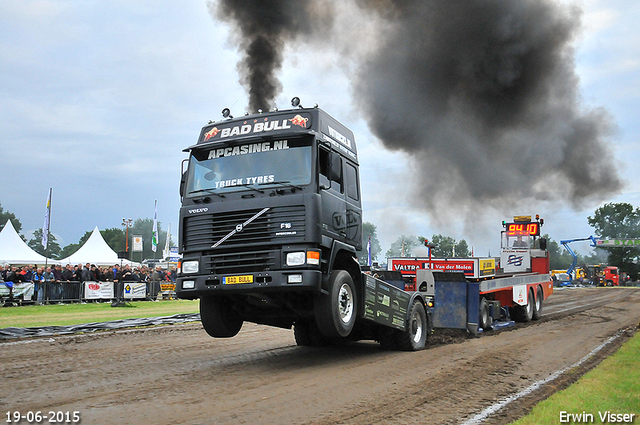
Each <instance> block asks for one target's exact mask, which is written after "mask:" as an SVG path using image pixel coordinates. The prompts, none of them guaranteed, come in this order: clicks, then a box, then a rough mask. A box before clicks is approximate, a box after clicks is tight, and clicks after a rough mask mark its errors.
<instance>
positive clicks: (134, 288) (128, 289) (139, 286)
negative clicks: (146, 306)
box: [123, 282, 147, 299]
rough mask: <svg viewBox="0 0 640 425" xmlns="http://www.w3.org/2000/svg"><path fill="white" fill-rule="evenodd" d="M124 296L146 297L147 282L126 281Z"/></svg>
mask: <svg viewBox="0 0 640 425" xmlns="http://www.w3.org/2000/svg"><path fill="white" fill-rule="evenodd" d="M123 295H124V298H129V299H132V298H146V296H147V284H146V283H144V282H125V283H124V294H123Z"/></svg>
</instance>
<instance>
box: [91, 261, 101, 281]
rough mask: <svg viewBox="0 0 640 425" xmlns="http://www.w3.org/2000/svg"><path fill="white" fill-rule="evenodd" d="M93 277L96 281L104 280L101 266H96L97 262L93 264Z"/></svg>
mask: <svg viewBox="0 0 640 425" xmlns="http://www.w3.org/2000/svg"><path fill="white" fill-rule="evenodd" d="M91 277H92V279H93V280H94V281H96V282H100V281H103V280H104V277H103V276H102V272H101V271H100V268H99V267H96V265H95V264H92V265H91Z"/></svg>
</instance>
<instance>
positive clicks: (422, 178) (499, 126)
mask: <svg viewBox="0 0 640 425" xmlns="http://www.w3.org/2000/svg"><path fill="white" fill-rule="evenodd" d="M322 3H323V6H319V5H320V2H319V1H318V0H314V1H311V0H309V1H275V0H269V1H258V0H252V1H233V0H219V1H218V7H217V9H216V13H215V14H216V16H217V17H218V18H220V19H222V20H224V21H227V22H231V23H232V24H233V25H234V26H235V27H236V28H237V30H238V31H237V34H236V37H237V41H238V45H239V46H240V47H241V49H242V51H243V52H244V54H245V58H244V59H243V61H242V63H241V64H240V65H239V68H240V72H241V75H242V81H243V83H244V84H245V86H246V87H247V88H248V91H249V94H250V107H251V108H252V109H254V110H255V109H257V108H266V107H268V106H270V105H271V103H272V102H273V99H274V97H275V96H276V95H277V94H278V93H279V91H280V90H281V84H280V83H279V81H278V78H277V73H278V70H279V69H280V67H281V65H282V55H283V50H284V47H285V45H286V43H287V42H288V41H292V40H295V39H296V38H297V37H300V36H306V37H309V38H310V39H312V38H313V37H314V36H316V35H317V34H321V32H315V31H314V25H312V22H314V16H315V15H316V14H317V11H318V10H324V11H325V13H326V14H325V15H324V18H325V19H324V21H322V22H323V25H325V26H326V25H329V24H330V22H331V19H330V18H328V16H330V15H331V13H329V12H326V11H327V10H330V8H328V7H327V4H326V2H322ZM344 4H345V3H340V2H337V1H336V2H335V3H334V6H335V8H334V9H333V12H336V11H338V10H343V9H342V8H341V7H340V6H342V5H344ZM350 4H352V5H353V3H350ZM355 4H357V6H358V8H355V9H354V8H351V9H350V10H352V11H353V10H359V11H360V12H359V13H361V14H363V15H365V16H367V17H368V21H369V22H372V23H374V22H382V23H383V25H379V26H376V27H375V28H379V30H378V36H377V37H376V38H375V40H373V41H372V40H371V39H368V38H367V39H364V37H363V39H362V40H354V39H353V37H352V36H353V34H354V33H355V34H357V31H354V28H350V29H349V31H350V33H349V36H344V37H334V38H332V40H334V42H336V43H337V44H336V46H335V47H336V49H338V50H339V51H341V52H350V53H354V52H353V47H350V46H364V45H366V44H367V43H369V44H370V43H372V42H375V43H377V44H376V45H374V46H373V48H368V49H366V52H367V55H365V56H364V57H362V56H355V55H352V56H349V57H345V59H350V60H351V61H354V62H355V63H354V64H353V66H352V68H351V69H353V70H356V71H355V72H354V73H352V87H353V96H354V99H355V101H356V102H357V103H358V105H359V108H360V110H361V111H362V112H363V113H364V115H365V117H366V119H367V121H368V123H369V126H370V128H371V130H372V131H373V133H374V134H375V135H376V136H377V137H378V138H379V139H380V140H381V141H382V143H383V144H384V145H385V146H386V147H387V148H388V149H391V150H398V151H402V152H405V153H407V154H408V155H409V157H410V158H411V160H410V164H408V165H407V166H408V168H410V169H411V170H412V171H413V172H414V173H415V174H414V176H415V178H414V179H413V180H414V181H415V182H416V184H415V193H416V196H414V198H415V199H416V201H417V203H418V204H419V205H420V206H421V207H423V208H425V209H426V210H427V211H430V212H431V214H432V217H434V218H451V216H452V213H453V212H455V213H457V214H456V215H472V214H474V213H475V212H476V211H478V210H481V209H483V208H486V207H492V208H495V209H497V210H508V211H514V208H515V207H519V208H520V209H518V211H522V207H524V206H525V203H526V205H527V206H529V205H531V204H533V203H539V201H557V200H561V201H562V205H564V202H565V201H566V202H567V203H568V204H570V205H571V206H573V207H580V206H581V205H582V204H583V203H584V202H585V201H600V200H602V199H606V198H607V197H610V196H611V194H612V193H615V192H617V191H618V190H620V188H621V186H622V183H621V181H620V179H619V177H618V174H617V173H616V171H615V169H613V167H611V166H610V165H609V164H610V163H611V160H612V155H611V154H610V153H609V150H608V146H607V141H608V138H609V136H610V135H611V132H612V130H613V124H612V122H611V120H610V117H609V116H608V114H607V113H606V112H605V111H604V110H599V109H596V110H588V109H586V108H585V107H584V106H583V104H582V102H581V98H580V93H579V87H578V85H579V81H578V77H577V75H576V74H575V71H574V69H575V63H574V56H575V52H574V50H573V47H572V44H573V42H574V41H575V37H576V36H577V35H578V34H579V31H580V11H579V10H578V9H576V8H572V7H566V6H561V5H559V4H557V3H554V2H552V1H551V0H509V1H504V0H477V1H468V0H355ZM339 5H340V6H339ZM210 7H211V8H212V10H213V9H214V8H213V7H212V6H210ZM342 22H344V21H342ZM359 22H363V21H362V20H359ZM364 22H367V20H364ZM341 30H344V27H342V26H341V27H340V28H338V26H336V28H333V33H334V34H335V33H339V32H340V31H341ZM340 39H342V40H344V43H345V44H339V40H340ZM381 171H383V170H381ZM527 202H528V203H527Z"/></svg>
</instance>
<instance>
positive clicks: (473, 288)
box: [433, 273, 480, 335]
mask: <svg viewBox="0 0 640 425" xmlns="http://www.w3.org/2000/svg"><path fill="white" fill-rule="evenodd" d="M458 274H459V275H462V276H461V277H459V276H453V275H458ZM434 278H435V279H434V280H435V282H434V283H435V285H434V286H435V297H434V310H433V327H434V328H441V329H467V330H468V331H469V332H470V333H471V334H472V335H478V318H479V317H478V316H479V311H478V305H479V304H480V287H479V284H478V283H477V282H467V281H466V279H464V275H463V274H462V273H434Z"/></svg>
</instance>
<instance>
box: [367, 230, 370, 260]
mask: <svg viewBox="0 0 640 425" xmlns="http://www.w3.org/2000/svg"><path fill="white" fill-rule="evenodd" d="M367 253H368V255H369V257H368V260H367V265H368V266H371V235H369V242H367Z"/></svg>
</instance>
